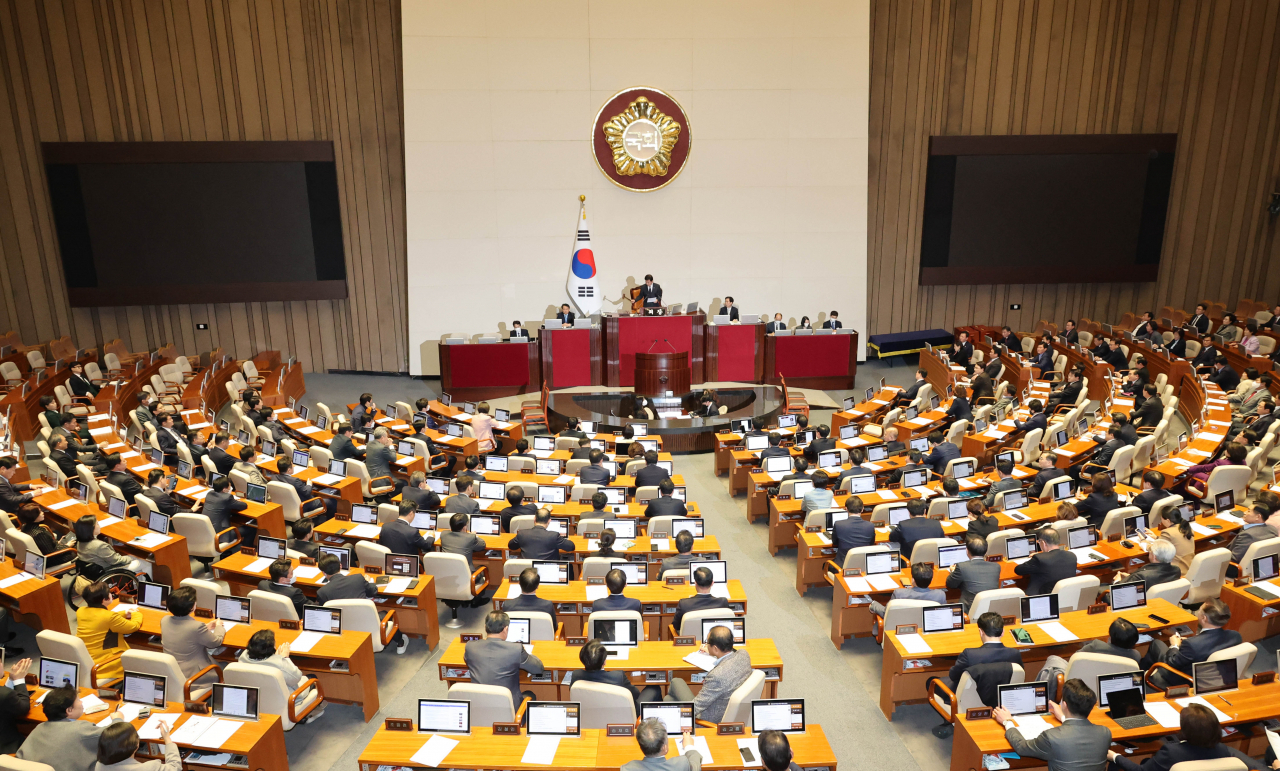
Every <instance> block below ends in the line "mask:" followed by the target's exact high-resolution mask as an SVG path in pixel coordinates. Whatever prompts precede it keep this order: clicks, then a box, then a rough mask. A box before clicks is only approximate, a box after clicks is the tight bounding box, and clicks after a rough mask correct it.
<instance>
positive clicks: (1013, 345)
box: [996, 334, 1022, 351]
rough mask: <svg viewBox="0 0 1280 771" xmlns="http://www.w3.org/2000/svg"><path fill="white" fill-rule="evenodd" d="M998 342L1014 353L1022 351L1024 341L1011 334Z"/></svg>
mask: <svg viewBox="0 0 1280 771" xmlns="http://www.w3.org/2000/svg"><path fill="white" fill-rule="evenodd" d="M996 342H997V343H999V344H1000V345H1003V346H1004V347H1005V348H1008V349H1010V350H1013V351H1021V350H1022V341H1021V340H1019V339H1018V336H1017V335H1016V334H1011V335H1009V336H1008V337H1002V338H1000V339H999V340H997V341H996Z"/></svg>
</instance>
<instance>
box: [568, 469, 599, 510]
mask: <svg viewBox="0 0 1280 771" xmlns="http://www.w3.org/2000/svg"><path fill="white" fill-rule="evenodd" d="M569 462H570V463H573V461H569ZM565 473H566V474H569V473H572V472H568V471H566V472H565ZM599 491H600V485H583V484H576V485H574V486H573V489H572V490H570V491H569V501H570V502H574V503H576V502H577V501H581V500H583V499H585V498H590V497H591V496H593V495H595V494H596V493H597V492H599Z"/></svg>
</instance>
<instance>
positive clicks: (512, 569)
mask: <svg viewBox="0 0 1280 771" xmlns="http://www.w3.org/2000/svg"><path fill="white" fill-rule="evenodd" d="M531 567H533V560H525V559H516V560H507V561H506V562H504V563H502V577H503V578H510V577H511V576H518V575H520V574H521V573H523V572H524V569H525V568H531Z"/></svg>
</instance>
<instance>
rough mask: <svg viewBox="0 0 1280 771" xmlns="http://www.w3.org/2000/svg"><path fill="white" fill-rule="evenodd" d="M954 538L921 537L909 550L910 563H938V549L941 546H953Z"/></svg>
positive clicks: (954, 543)
mask: <svg viewBox="0 0 1280 771" xmlns="http://www.w3.org/2000/svg"><path fill="white" fill-rule="evenodd" d="M955 545H956V542H955V539H954V538H921V539H920V540H919V541H916V545H915V548H913V549H912V550H911V564H912V565H915V564H916V563H919V562H932V563H933V564H935V565H937V564H938V549H939V548H941V547H943V546H955Z"/></svg>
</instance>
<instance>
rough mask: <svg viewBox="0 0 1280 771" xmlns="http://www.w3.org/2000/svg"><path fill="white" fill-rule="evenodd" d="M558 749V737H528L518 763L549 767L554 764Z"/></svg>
mask: <svg viewBox="0 0 1280 771" xmlns="http://www.w3.org/2000/svg"><path fill="white" fill-rule="evenodd" d="M559 747H560V737H559V736H530V737H529V744H528V746H527V747H525V748H524V756H523V757H521V758H520V762H521V763H523V764H525V765H527V766H549V765H551V764H552V763H554V762H555V759H556V749H558V748H559Z"/></svg>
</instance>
